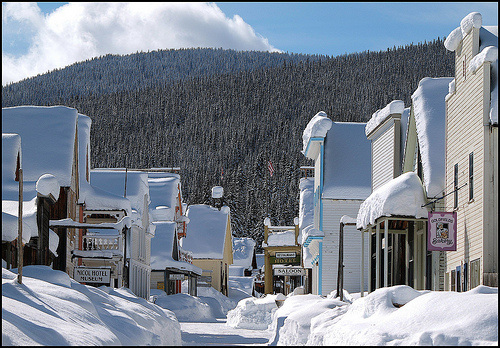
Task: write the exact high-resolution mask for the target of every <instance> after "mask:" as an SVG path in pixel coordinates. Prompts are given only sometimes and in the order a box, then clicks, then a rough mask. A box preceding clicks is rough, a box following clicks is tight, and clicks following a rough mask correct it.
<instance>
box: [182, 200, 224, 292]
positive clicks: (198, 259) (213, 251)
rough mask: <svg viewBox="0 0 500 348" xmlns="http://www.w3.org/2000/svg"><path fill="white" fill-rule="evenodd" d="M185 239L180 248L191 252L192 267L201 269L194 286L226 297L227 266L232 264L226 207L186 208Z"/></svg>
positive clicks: (201, 205) (203, 206)
mask: <svg viewBox="0 0 500 348" xmlns="http://www.w3.org/2000/svg"><path fill="white" fill-rule="evenodd" d="M186 216H187V217H188V218H189V223H188V224H187V231H186V237H185V238H182V239H181V247H182V248H183V249H185V250H189V251H191V252H192V253H193V265H195V266H197V267H200V268H201V269H202V270H203V273H202V276H201V277H200V278H199V281H198V286H211V287H213V288H214V289H216V290H217V291H220V292H221V293H222V294H224V295H226V296H227V295H228V274H229V265H231V264H232V263H233V241H232V235H231V217H230V211H229V207H227V206H223V207H221V208H220V210H219V209H217V208H214V207H211V206H209V205H205V204H194V205H190V206H189V208H188V210H187V213H186Z"/></svg>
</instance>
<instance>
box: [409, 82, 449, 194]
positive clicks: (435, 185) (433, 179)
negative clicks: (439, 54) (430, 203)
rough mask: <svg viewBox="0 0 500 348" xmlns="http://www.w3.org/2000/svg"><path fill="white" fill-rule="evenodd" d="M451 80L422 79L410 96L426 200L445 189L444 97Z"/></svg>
mask: <svg viewBox="0 0 500 348" xmlns="http://www.w3.org/2000/svg"><path fill="white" fill-rule="evenodd" d="M452 80H453V78H451V77H439V78H430V77H426V78H423V79H422V80H420V82H419V84H418V88H417V90H416V91H415V92H414V93H413V95H412V96H411V98H412V101H413V112H414V115H415V124H416V128H417V138H418V145H419V148H420V155H421V158H422V168H423V173H424V175H423V178H424V179H423V182H424V187H425V189H426V192H427V196H428V197H437V196H441V195H442V194H443V192H444V190H445V137H446V134H445V133H446V130H445V121H446V119H445V117H446V103H445V97H446V95H447V94H448V85H449V84H450V83H451V81H452Z"/></svg>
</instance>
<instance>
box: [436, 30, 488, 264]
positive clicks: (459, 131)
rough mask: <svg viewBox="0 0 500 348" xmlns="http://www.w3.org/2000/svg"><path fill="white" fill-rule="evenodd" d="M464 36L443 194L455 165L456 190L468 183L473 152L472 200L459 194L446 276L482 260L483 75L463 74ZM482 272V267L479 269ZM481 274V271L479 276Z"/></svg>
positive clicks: (469, 39)
mask: <svg viewBox="0 0 500 348" xmlns="http://www.w3.org/2000/svg"><path fill="white" fill-rule="evenodd" d="M474 33H475V34H477V32H476V31H475V30H473V31H472V32H471V34H469V35H467V36H466V37H465V38H464V40H463V42H462V47H461V48H459V49H458V50H457V51H456V55H455V79H456V92H455V94H454V95H453V96H451V97H450V98H449V99H448V101H447V105H446V106H447V119H446V129H447V134H446V135H447V141H446V192H447V193H448V192H452V191H453V168H454V165H455V164H458V186H459V187H460V186H462V185H464V184H466V183H468V180H469V162H468V160H469V154H470V153H471V152H474V199H473V200H472V201H469V188H468V186H465V187H463V188H462V189H460V190H459V191H458V209H457V210H456V211H457V229H458V234H457V251H453V252H447V253H446V256H445V259H446V272H450V271H452V270H455V269H456V267H457V266H460V265H461V262H464V263H468V264H469V265H470V261H472V260H474V259H477V258H481V263H482V262H483V258H484V256H485V255H484V254H483V239H484V236H483V230H484V228H483V219H484V206H483V204H484V203H483V196H484V194H486V192H483V186H484V184H483V182H484V166H485V160H487V159H486V158H485V148H484V142H485V134H484V133H485V126H484V124H483V123H484V112H485V110H484V108H483V98H484V95H485V91H484V77H483V75H484V72H483V68H480V69H479V70H478V71H477V72H476V73H475V74H472V73H471V72H470V71H468V70H466V72H465V76H464V74H463V61H464V60H465V62H466V68H467V66H468V64H469V63H470V61H471V59H472V58H473V53H475V52H473V34H474ZM453 201H454V200H453V195H449V196H447V197H446V198H445V209H446V211H453ZM481 268H482V266H481ZM480 273H481V274H482V271H481V272H480Z"/></svg>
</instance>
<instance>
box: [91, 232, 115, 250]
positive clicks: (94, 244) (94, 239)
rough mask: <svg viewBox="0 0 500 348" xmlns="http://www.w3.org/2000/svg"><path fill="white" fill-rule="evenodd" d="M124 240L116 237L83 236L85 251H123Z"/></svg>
mask: <svg viewBox="0 0 500 348" xmlns="http://www.w3.org/2000/svg"><path fill="white" fill-rule="evenodd" d="M122 246H123V238H122V236H121V234H119V235H116V236H91V235H85V236H83V250H122Z"/></svg>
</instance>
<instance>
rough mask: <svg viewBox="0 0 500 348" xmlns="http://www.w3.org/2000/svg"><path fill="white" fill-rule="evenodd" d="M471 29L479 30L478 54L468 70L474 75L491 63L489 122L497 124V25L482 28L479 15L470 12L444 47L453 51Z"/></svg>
mask: <svg viewBox="0 0 500 348" xmlns="http://www.w3.org/2000/svg"><path fill="white" fill-rule="evenodd" d="M472 28H479V53H478V54H477V55H476V56H474V57H472V59H471V60H470V62H469V66H468V70H469V71H471V72H473V73H474V72H475V71H476V70H477V69H478V68H479V67H480V66H482V65H483V64H484V63H485V62H491V86H490V89H491V102H490V122H491V123H492V124H498V25H497V26H483V19H482V16H481V14H480V13H479V12H471V13H469V14H468V15H467V16H465V17H464V18H463V19H462V21H461V22H460V26H459V27H458V28H455V29H454V30H453V31H452V32H451V33H450V34H449V35H448V36H447V37H446V40H445V42H444V46H445V47H446V49H447V50H449V51H455V50H456V49H457V48H458V47H459V46H460V43H461V42H462V39H463V38H464V37H465V35H467V34H468V33H469V32H470V31H471V30H472ZM450 92H451V91H450Z"/></svg>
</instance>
